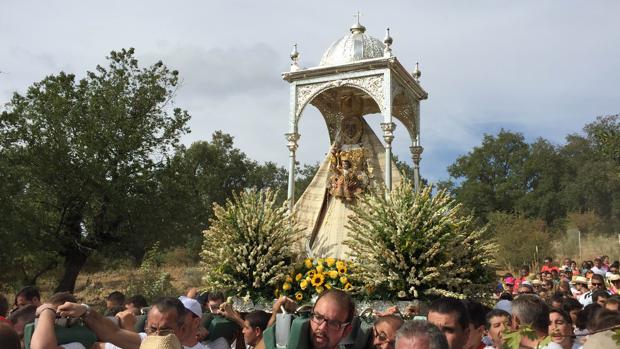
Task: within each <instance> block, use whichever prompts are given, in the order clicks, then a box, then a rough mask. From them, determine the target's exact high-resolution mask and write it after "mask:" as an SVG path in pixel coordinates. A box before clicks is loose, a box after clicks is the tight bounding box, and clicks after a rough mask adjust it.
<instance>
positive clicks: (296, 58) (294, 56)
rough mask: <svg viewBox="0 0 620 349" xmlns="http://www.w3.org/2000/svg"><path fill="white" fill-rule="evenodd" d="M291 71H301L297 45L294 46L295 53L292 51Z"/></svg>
mask: <svg viewBox="0 0 620 349" xmlns="http://www.w3.org/2000/svg"><path fill="white" fill-rule="evenodd" d="M291 60H292V61H293V63H291V71H299V64H298V62H299V52H297V44H294V45H293V51H291Z"/></svg>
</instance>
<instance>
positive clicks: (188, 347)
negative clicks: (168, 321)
mask: <svg viewBox="0 0 620 349" xmlns="http://www.w3.org/2000/svg"><path fill="white" fill-rule="evenodd" d="M179 300H180V301H181V303H183V306H184V307H185V309H186V310H187V311H186V312H185V325H184V326H183V327H184V328H185V335H184V336H183V338H180V339H181V343H182V344H183V348H184V349H228V348H230V347H229V346H228V342H227V341H226V339H224V338H218V339H216V340H214V341H212V342H210V343H208V344H206V345H204V344H202V343H200V342H199V341H198V332H199V331H200V324H201V320H202V307H201V306H200V303H199V302H198V301H197V300H195V299H193V298H189V297H185V296H181V297H179Z"/></svg>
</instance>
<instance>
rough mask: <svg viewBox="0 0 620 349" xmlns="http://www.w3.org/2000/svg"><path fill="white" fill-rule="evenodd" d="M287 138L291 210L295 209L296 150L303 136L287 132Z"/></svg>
mask: <svg viewBox="0 0 620 349" xmlns="http://www.w3.org/2000/svg"><path fill="white" fill-rule="evenodd" d="M284 135H285V136H286V140H287V141H288V143H287V145H286V146H287V147H288V157H289V163H288V200H289V207H288V209H289V211H290V212H292V211H293V205H294V204H295V151H296V150H297V147H298V145H297V141H298V140H299V137H300V136H301V135H300V134H299V133H297V132H292V133H286V134H284Z"/></svg>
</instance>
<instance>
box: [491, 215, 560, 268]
mask: <svg viewBox="0 0 620 349" xmlns="http://www.w3.org/2000/svg"><path fill="white" fill-rule="evenodd" d="M489 231H490V232H491V234H492V236H493V237H494V238H495V240H496V241H497V244H498V247H499V248H498V249H497V250H496V251H495V257H496V259H497V261H498V263H499V264H500V265H502V266H505V267H510V268H512V267H515V268H518V267H520V266H522V265H530V264H532V262H534V261H535V262H541V261H542V259H543V258H545V257H546V256H548V255H551V252H552V250H551V249H552V246H551V242H552V236H551V234H550V232H549V230H548V228H547V225H546V223H545V222H544V221H543V220H541V219H530V218H525V217H523V216H519V215H514V214H507V213H499V212H498V213H493V214H491V215H490V216H489Z"/></svg>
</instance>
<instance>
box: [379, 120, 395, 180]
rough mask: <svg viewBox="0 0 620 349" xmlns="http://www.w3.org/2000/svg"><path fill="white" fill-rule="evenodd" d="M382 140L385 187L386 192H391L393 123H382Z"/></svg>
mask: <svg viewBox="0 0 620 349" xmlns="http://www.w3.org/2000/svg"><path fill="white" fill-rule="evenodd" d="M381 129H382V130H383V140H384V141H385V187H386V188H387V190H388V191H391V190H392V141H393V140H394V130H395V129H396V124H395V123H393V122H382V123H381Z"/></svg>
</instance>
